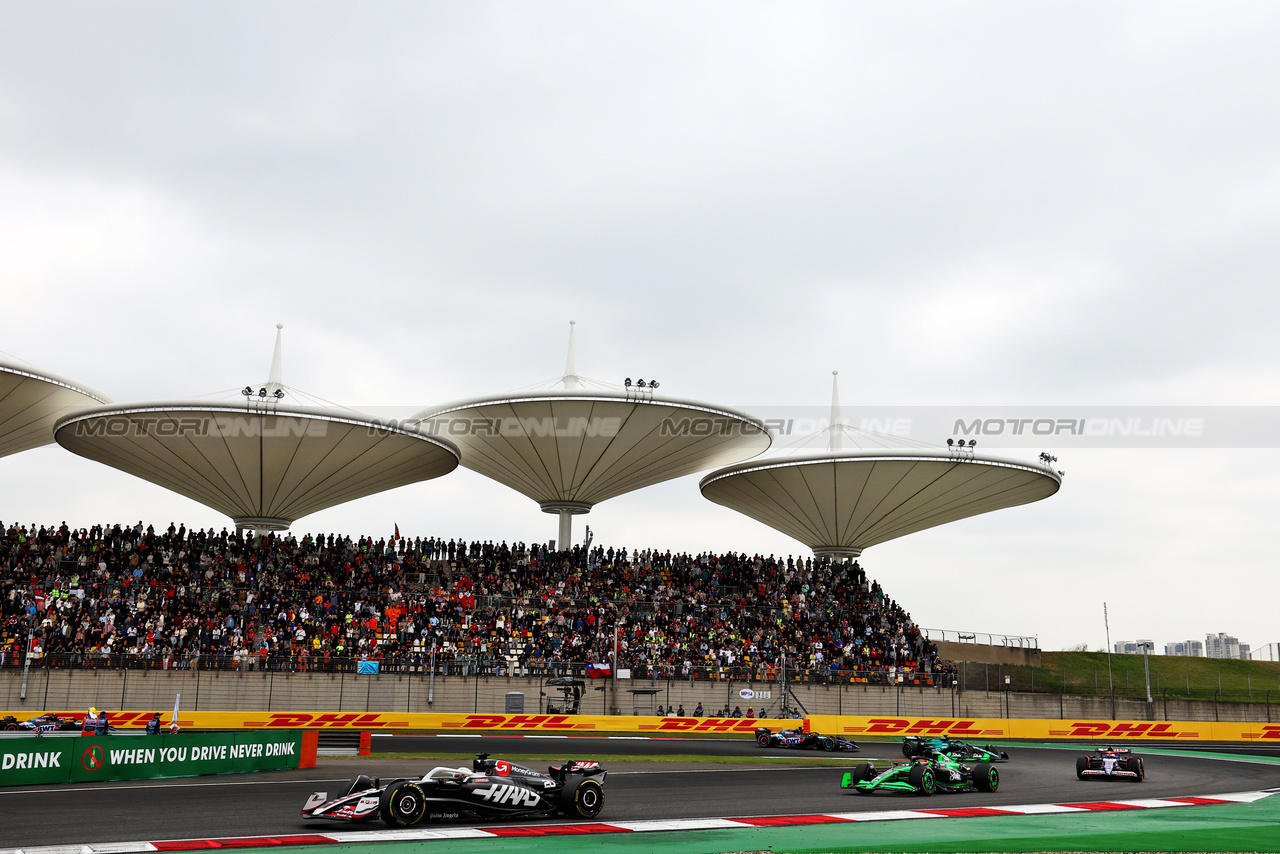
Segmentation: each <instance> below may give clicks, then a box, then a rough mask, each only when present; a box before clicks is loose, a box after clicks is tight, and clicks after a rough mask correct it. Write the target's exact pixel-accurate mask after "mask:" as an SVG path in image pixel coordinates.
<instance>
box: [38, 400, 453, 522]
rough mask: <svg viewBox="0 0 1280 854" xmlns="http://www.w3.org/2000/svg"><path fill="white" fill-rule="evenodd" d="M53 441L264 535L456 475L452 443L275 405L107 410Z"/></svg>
mask: <svg viewBox="0 0 1280 854" xmlns="http://www.w3.org/2000/svg"><path fill="white" fill-rule="evenodd" d="M55 435H56V438H57V441H58V444H60V445H62V446H63V447H64V448H66V449H67V450H69V451H72V452H74V453H77V454H79V455H80V456H83V457H88V458H89V459H91V460H97V461H98V462H101V463H105V464H107V465H109V466H112V467H114V468H117V469H120V470H121V471H125V472H128V473H129V474H132V475H136V476H137V477H140V478H143V479H144V480H149V481H151V482H152V483H155V484H158V485H160V486H163V487H165V488H167V489H172V490H173V491H174V492H178V493H180V494H182V495H185V496H187V497H188V498H192V499H194V500H196V501H199V502H200V503H201V504H204V505H206V506H208V507H212V508H213V509H215V510H218V511H219V512H222V513H225V514H227V515H228V516H230V517H231V518H232V519H234V520H235V522H236V524H237V525H238V526H241V527H245V528H255V529H259V530H282V529H285V528H288V527H289V526H290V525H291V524H292V523H293V522H294V521H295V520H297V519H299V518H301V517H302V516H305V515H307V514H308V513H314V512H316V511H317V510H323V509H325V508H327V507H332V506H334V505H336V504H341V503H343V502H346V501H351V500H352V499H354V498H360V497H363V496H365V495H372V494H374V493H376V492H382V491H383V490H387V489H392V488H394V487H397V486H404V485H406V484H410V483H416V482H418V481H422V480H430V479H431V478H435V477H440V476H441V475H444V474H448V473H449V472H451V471H453V470H454V469H455V468H456V467H457V465H458V452H457V450H456V449H455V448H454V447H453V445H452V444H451V443H450V442H448V441H447V440H444V439H438V438H433V437H431V436H428V435H426V434H425V433H424V432H422V431H420V430H418V429H416V428H414V427H405V426H403V425H399V424H390V423H384V422H381V421H379V420H377V419H374V418H369V417H367V416H362V415H360V414H358V413H354V412H352V411H351V410H338V409H323V408H318V407H306V406H293V405H287V404H283V403H279V404H277V403H276V402H274V401H271V402H268V401H250V402H248V403H246V404H242V405H239V406H235V405H230V404H227V405H219V404H209V403H205V402H193V401H160V402H154V403H144V404H129V405H120V406H101V407H96V408H94V409H90V410H87V411H83V412H78V413H75V414H73V415H70V416H67V417H65V418H63V419H61V420H60V421H59V422H58V424H57V427H56V431H55Z"/></svg>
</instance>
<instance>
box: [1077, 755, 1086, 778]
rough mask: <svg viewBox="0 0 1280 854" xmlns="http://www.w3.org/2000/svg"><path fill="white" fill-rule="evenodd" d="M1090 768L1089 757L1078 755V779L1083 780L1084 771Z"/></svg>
mask: <svg viewBox="0 0 1280 854" xmlns="http://www.w3.org/2000/svg"><path fill="white" fill-rule="evenodd" d="M1088 768H1089V757H1088V756H1077V757H1076V779H1077V780H1083V779H1084V772H1085V771H1087V770H1088Z"/></svg>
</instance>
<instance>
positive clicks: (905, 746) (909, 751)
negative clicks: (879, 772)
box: [902, 741, 916, 759]
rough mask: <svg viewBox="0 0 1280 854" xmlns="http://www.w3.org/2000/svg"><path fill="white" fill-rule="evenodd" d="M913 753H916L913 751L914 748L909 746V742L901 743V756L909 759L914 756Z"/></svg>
mask: <svg viewBox="0 0 1280 854" xmlns="http://www.w3.org/2000/svg"><path fill="white" fill-rule="evenodd" d="M915 752H916V751H915V748H914V747H912V746H911V742H909V741H904V742H902V755H903V756H905V757H907V758H908V759H910V758H911V757H912V756H914V755H915Z"/></svg>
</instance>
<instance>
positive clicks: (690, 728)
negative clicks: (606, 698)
mask: <svg viewBox="0 0 1280 854" xmlns="http://www.w3.org/2000/svg"><path fill="white" fill-rule="evenodd" d="M155 713H156V710H155V709H151V710H148V711H141V712H139V711H122V712H112V711H108V712H107V714H108V716H109V718H110V721H111V725H112V726H114V727H118V728H122V729H125V728H128V729H134V728H142V727H145V726H146V725H147V721H148V720H150V719H151V716H152V715H154V714H155ZM7 714H14V716H15V717H17V718H18V719H19V720H26V719H28V718H30V717H32V715H33V712H32V711H30V710H28V711H26V712H19V713H16V714H15V713H13V712H0V717H3V716H4V715H7ZM54 714H57V715H59V716H60V717H64V718H73V719H75V720H81V719H83V718H84V712H83V711H79V712H54ZM160 717H161V719H162V720H163V721H164V723H165V726H168V724H169V715H168V713H167V712H161V715H160ZM803 724H804V721H799V720H791V719H786V720H776V719H761V718H658V717H632V716H630V715H628V716H604V715H490V714H474V715H466V714H462V715H460V714H411V713H408V712H399V713H398V712H182V713H181V714H180V716H179V718H178V725H179V726H181V727H183V728H184V729H185V728H195V729H338V728H340V729H348V730H355V731H360V730H366V731H371V732H376V731H378V730H404V729H424V730H442V731H445V732H447V731H449V730H470V731H473V732H475V731H482V730H483V731H491V732H492V731H496V732H519V731H527V730H535V731H543V732H576V733H590V732H641V733H651V734H654V735H662V734H667V733H670V734H678V733H709V732H710V733H716V732H721V733H742V734H747V735H750V734H752V733H753V732H754V731H755V729H756V727H762V726H764V727H769V728H771V729H775V730H777V729H786V728H788V727H797V726H802V725H803Z"/></svg>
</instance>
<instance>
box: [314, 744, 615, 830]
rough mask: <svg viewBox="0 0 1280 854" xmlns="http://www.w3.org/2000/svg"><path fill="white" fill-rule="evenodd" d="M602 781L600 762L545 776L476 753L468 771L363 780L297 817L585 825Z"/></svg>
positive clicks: (595, 811) (403, 823) (599, 801)
mask: <svg viewBox="0 0 1280 854" xmlns="http://www.w3.org/2000/svg"><path fill="white" fill-rule="evenodd" d="M606 773H607V772H606V771H605V769H604V768H602V767H600V763H599V762H586V761H568V762H564V763H562V764H560V765H555V766H551V767H549V768H548V769H547V773H545V774H543V773H542V772H540V771H535V770H533V769H532V768H526V767H524V766H523V765H518V764H516V763H514V762H508V761H506V760H505V759H490V758H489V755H488V754H487V753H480V754H477V755H476V758H475V760H474V761H473V762H472V763H471V768H470V769H467V768H449V767H436V768H432V769H431V770H430V771H428V772H427V773H426V774H424V775H423V776H421V777H405V778H398V779H394V780H390V781H387V782H385V783H384V782H383V781H381V780H378V779H371V778H370V777H367V776H363V775H361V776H359V777H356V778H355V779H354V780H351V781H349V782H348V783H347V784H346V785H345V786H343V787H342V788H341V789H339V790H338V791H336V792H332V793H330V792H313V793H312V794H311V797H309V798H307V802H306V804H305V805H304V806H303V807H302V816H303V818H307V819H331V820H336V821H350V822H365V821H372V820H374V819H376V818H381V819H382V821H383V822H384V823H386V824H387V825H389V826H391V827H412V826H413V825H415V824H418V823H419V822H421V821H448V820H456V819H469V820H477V821H484V820H489V819H505V818H515V817H528V816H553V815H564V816H569V817H572V818H586V819H590V818H595V817H596V816H597V815H599V814H600V810H602V809H603V808H604V787H603V786H602V785H601V783H602V782H603V781H604V778H605V776H606Z"/></svg>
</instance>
